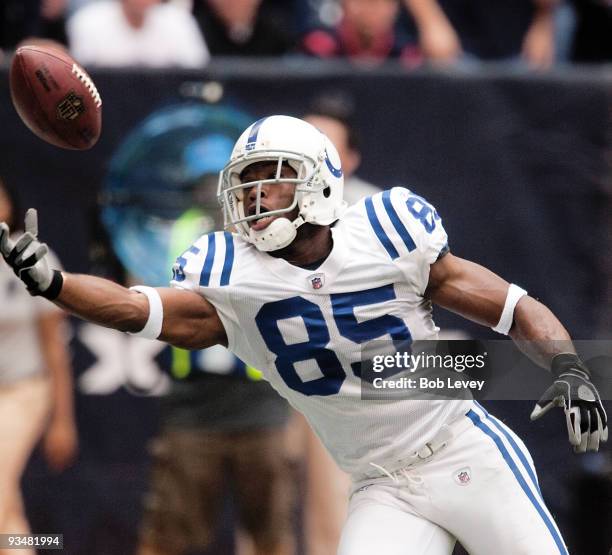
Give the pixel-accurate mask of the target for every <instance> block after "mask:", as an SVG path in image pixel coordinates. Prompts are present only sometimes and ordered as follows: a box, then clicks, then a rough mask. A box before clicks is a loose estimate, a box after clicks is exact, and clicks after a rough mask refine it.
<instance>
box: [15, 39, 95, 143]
mask: <svg viewBox="0 0 612 555" xmlns="http://www.w3.org/2000/svg"><path fill="white" fill-rule="evenodd" d="M10 88H11V98H12V100H13V104H14V106H15V109H16V110H17V113H18V114H19V117H20V118H21V119H22V120H23V122H24V123H25V124H26V125H27V127H28V128H29V129H30V130H31V131H32V132H33V133H34V134H35V135H37V136H38V137H40V138H41V139H43V140H45V141H47V142H48V143H51V144H52V145H55V146H58V147H61V148H67V149H73V150H86V149H88V148H91V147H92V146H93V145H95V144H96V142H97V140H98V138H99V136H100V131H101V128H102V99H101V98H100V94H99V93H98V91H97V89H96V86H95V85H94V83H93V81H92V80H91V78H90V77H89V75H87V73H86V72H85V70H84V69H83V68H82V67H81V66H80V65H79V64H77V63H76V62H75V61H74V60H73V59H72V58H71V57H70V56H69V55H68V54H67V53H65V52H63V51H62V50H60V49H57V48H51V47H47V46H39V45H36V46H34V45H30V46H28V45H25V46H21V47H20V48H18V49H17V51H16V52H15V56H14V57H13V61H12V63H11V69H10Z"/></svg>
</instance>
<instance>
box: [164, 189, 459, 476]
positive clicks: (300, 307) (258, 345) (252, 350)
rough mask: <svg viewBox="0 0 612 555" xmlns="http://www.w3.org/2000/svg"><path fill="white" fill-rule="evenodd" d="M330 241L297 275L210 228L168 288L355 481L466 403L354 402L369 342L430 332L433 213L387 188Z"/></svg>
mask: <svg viewBox="0 0 612 555" xmlns="http://www.w3.org/2000/svg"><path fill="white" fill-rule="evenodd" d="M332 236H333V249H332V251H331V253H330V255H329V256H328V257H327V259H326V260H325V261H324V262H323V263H322V264H321V265H320V266H319V267H318V268H317V269H316V270H307V269H304V268H299V267H297V266H293V265H291V264H289V263H288V262H286V261H285V260H283V259H281V258H275V257H273V256H270V255H269V254H267V253H264V252H261V251H259V250H257V248H256V247H254V246H253V245H251V244H249V243H248V242H246V241H244V240H243V239H242V238H240V237H239V236H237V235H232V234H230V233H228V232H216V233H211V234H209V235H205V236H202V237H200V238H199V239H198V240H197V241H196V242H195V243H194V245H193V246H191V247H190V248H189V249H188V250H187V251H186V252H185V253H184V254H183V255H182V256H181V257H179V258H178V260H177V263H176V264H175V266H174V279H173V281H172V286H173V287H179V288H183V289H189V290H193V291H196V292H198V293H199V294H201V295H203V296H204V297H206V298H207V299H208V300H209V301H210V302H211V303H212V304H213V305H214V306H215V307H216V309H217V311H218V313H219V316H220V318H221V320H222V322H223V325H224V326H225V330H226V332H227V337H228V341H229V349H230V350H231V351H233V352H234V353H235V354H236V355H237V356H238V357H239V358H241V359H242V360H243V361H244V362H245V363H247V364H248V365H250V366H253V367H255V368H258V369H259V370H261V371H262V372H263V374H264V376H265V377H266V379H267V380H268V381H269V382H270V383H271V384H272V385H273V386H274V387H275V388H276V389H277V390H278V391H279V393H280V394H281V395H283V396H284V397H286V398H287V399H288V400H289V402H290V403H291V404H292V405H293V406H294V407H295V408H296V409H297V410H299V411H300V412H302V413H303V414H304V415H305V416H306V418H307V419H308V421H309V422H310V424H311V426H312V427H313V428H314V430H315V432H316V433H317V435H318V436H319V437H320V438H321V440H322V442H323V443H324V445H325V446H326V447H327V449H328V450H329V451H330V452H331V454H332V456H333V457H334V459H335V460H336V462H337V463H338V465H339V466H340V467H341V468H342V469H343V470H345V471H346V472H349V473H351V474H353V475H354V476H361V475H367V474H371V473H372V471H373V468H372V466H371V465H370V463H376V464H378V465H383V466H385V467H387V468H393V467H396V465H397V463H398V462H399V461H401V460H402V459H405V458H406V457H407V456H408V455H410V454H412V453H413V452H414V451H415V450H417V449H419V448H421V447H422V446H423V444H424V443H425V442H427V441H429V440H430V439H431V438H432V437H433V436H434V435H435V433H436V432H437V431H438V430H439V428H440V426H441V425H442V424H444V423H445V422H448V421H450V420H452V419H454V418H456V417H458V416H459V415H460V414H464V413H465V412H467V410H469V408H470V406H471V402H470V401H448V400H412V399H411V400H401V399H395V400H382V401H381V400H364V399H362V396H361V380H360V378H359V377H358V375H357V374H358V373H359V369H358V365H359V361H360V360H361V346H362V345H363V344H365V343H367V342H369V341H372V340H378V339H381V340H384V339H388V340H393V341H394V342H395V343H399V342H405V341H410V340H411V339H412V340H421V339H435V338H436V337H437V332H438V329H437V328H436V326H435V324H434V322H433V319H432V308H431V303H430V302H429V301H428V300H427V299H425V298H424V296H423V295H424V292H425V288H426V287H427V283H428V279H429V267H430V265H431V264H433V263H434V262H435V261H436V260H437V258H438V256H439V255H440V253H441V252H442V251H443V250H444V249H445V248H446V246H447V235H446V232H445V231H444V228H443V226H442V221H441V220H440V218H439V216H438V214H437V213H436V211H435V209H434V208H433V207H432V206H431V205H430V204H429V203H427V201H425V200H424V199H423V198H421V197H419V196H417V195H415V194H413V193H412V192H410V191H409V190H407V189H404V188H400V187H396V188H393V189H391V190H388V191H384V192H381V193H378V194H376V195H373V196H372V197H367V198H365V199H363V200H361V201H360V202H358V203H357V204H355V205H354V206H352V207H351V208H349V209H348V210H347V212H346V213H345V214H344V215H343V216H342V218H341V219H340V220H339V221H338V222H336V224H335V225H334V226H333V227H332Z"/></svg>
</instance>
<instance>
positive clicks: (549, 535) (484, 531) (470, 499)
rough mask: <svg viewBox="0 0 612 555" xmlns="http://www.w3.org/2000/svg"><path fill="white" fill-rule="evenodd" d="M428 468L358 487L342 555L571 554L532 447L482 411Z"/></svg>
mask: <svg viewBox="0 0 612 555" xmlns="http://www.w3.org/2000/svg"><path fill="white" fill-rule="evenodd" d="M466 418H469V419H470V420H471V421H472V423H473V426H470V427H469V428H468V429H467V430H466V431H464V432H463V433H461V434H460V435H459V436H458V437H455V438H453V440H452V441H451V442H450V443H449V445H447V446H446V447H444V448H443V449H441V450H440V451H439V452H437V453H435V454H434V455H433V456H432V457H431V458H430V459H428V460H427V461H425V462H423V463H421V464H418V465H415V466H414V467H409V468H407V469H404V470H400V471H398V472H394V473H392V476H384V475H383V476H381V477H377V478H371V479H366V480H362V481H360V482H357V483H355V484H354V485H353V489H352V491H353V493H352V496H351V499H350V503H349V515H348V518H347V520H346V523H345V526H344V529H343V531H342V537H341V539H340V547H339V549H338V555H373V554H375V555H451V553H452V551H453V547H454V545H455V542H456V540H459V542H461V544H462V545H463V546H464V547H465V549H466V550H467V551H468V553H470V555H567V553H568V552H567V549H566V547H565V543H564V541H563V538H562V537H561V534H560V532H559V529H558V528H557V525H556V524H555V522H554V520H553V518H552V516H551V514H550V513H549V511H548V509H547V508H546V505H545V503H544V500H543V499H542V495H541V493H540V489H539V485H538V482H537V477H536V473H535V469H534V467H533V461H532V459H531V455H530V454H529V452H528V451H527V448H526V447H525V444H524V443H523V442H522V441H521V440H520V439H519V437H518V436H517V435H516V434H514V432H512V431H511V430H510V429H509V428H508V427H507V426H505V425H504V424H503V423H502V422H501V421H499V420H497V419H496V418H495V417H493V416H492V415H490V414H488V413H487V412H486V411H485V409H483V408H482V407H481V406H480V405H477V404H475V405H474V408H473V409H472V410H470V412H469V413H468V415H467V416H466Z"/></svg>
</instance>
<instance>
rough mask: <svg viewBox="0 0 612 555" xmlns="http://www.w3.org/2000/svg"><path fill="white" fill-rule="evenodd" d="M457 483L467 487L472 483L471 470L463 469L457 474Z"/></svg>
mask: <svg viewBox="0 0 612 555" xmlns="http://www.w3.org/2000/svg"><path fill="white" fill-rule="evenodd" d="M455 481H456V482H457V483H458V484H459V485H460V486H467V485H468V484H469V483H470V482H471V481H472V476H471V472H470V469H469V468H462V469H461V470H458V471H457V472H455Z"/></svg>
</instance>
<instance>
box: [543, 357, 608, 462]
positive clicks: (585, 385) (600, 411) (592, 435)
mask: <svg viewBox="0 0 612 555" xmlns="http://www.w3.org/2000/svg"><path fill="white" fill-rule="evenodd" d="M551 372H552V375H553V376H554V378H555V381H554V383H553V384H552V385H551V386H550V387H549V388H548V389H547V390H546V391H545V392H544V395H542V397H541V399H540V400H539V401H538V402H537V403H536V406H535V407H534V409H533V412H532V413H531V420H536V419H537V418H540V416H543V415H544V414H546V413H547V412H548V411H549V410H550V409H551V408H553V407H563V410H564V411H565V419H566V421H567V431H568V433H569V441H570V443H571V444H572V445H573V446H574V451H575V452H576V453H584V452H585V451H597V450H598V449H599V444H600V442H604V441H607V440H608V417H607V415H606V411H605V409H604V407H603V404H602V402H601V398H600V397H599V393H598V391H597V388H596V387H595V386H594V385H593V382H591V374H590V372H589V370H588V369H587V367H586V366H585V365H584V363H583V362H582V361H581V360H580V359H579V358H578V356H576V355H574V354H570V353H563V354H559V355H556V356H555V357H554V358H553V360H552V365H551Z"/></svg>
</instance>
